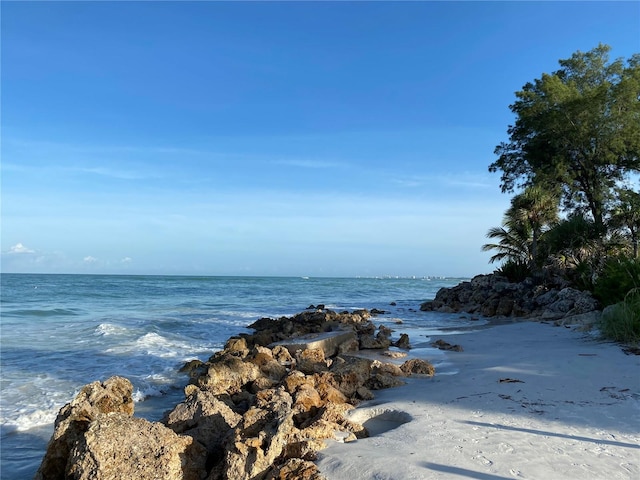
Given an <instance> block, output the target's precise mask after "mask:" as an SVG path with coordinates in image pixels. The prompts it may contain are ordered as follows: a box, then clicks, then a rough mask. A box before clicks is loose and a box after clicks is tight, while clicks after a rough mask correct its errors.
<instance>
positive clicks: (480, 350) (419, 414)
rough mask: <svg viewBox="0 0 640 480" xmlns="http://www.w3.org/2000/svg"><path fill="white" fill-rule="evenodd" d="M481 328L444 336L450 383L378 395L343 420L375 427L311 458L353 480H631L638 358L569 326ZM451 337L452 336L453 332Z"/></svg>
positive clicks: (437, 380)
mask: <svg viewBox="0 0 640 480" xmlns="http://www.w3.org/2000/svg"><path fill="white" fill-rule="evenodd" d="M514 320H515V321H509V322H502V321H500V322H490V323H489V324H487V325H478V327H477V328H474V329H473V330H472V331H469V332H462V331H460V333H450V334H448V335H447V340H449V341H451V342H452V343H453V342H455V343H457V344H460V345H461V346H462V347H463V349H464V351H462V352H446V356H447V361H448V362H450V364H451V365H452V366H453V368H454V369H456V370H457V373H455V374H453V375H438V373H437V372H436V375H435V376H434V377H433V378H431V379H409V381H408V383H407V385H404V386H400V387H397V388H393V389H387V390H382V391H378V392H376V398H375V399H374V400H372V401H369V402H365V403H363V404H361V405H360V406H358V407H357V408H356V409H355V410H353V412H352V413H351V416H353V417H354V418H357V419H359V420H360V421H363V420H364V422H365V424H366V422H367V421H371V422H374V423H375V421H376V419H377V420H378V425H380V424H381V422H384V424H383V425H382V427H381V428H382V429H383V430H385V429H386V431H381V432H380V433H379V434H377V435H373V436H371V437H369V438H364V439H358V440H357V441H355V442H352V443H348V444H339V443H336V442H328V444H329V446H328V448H327V449H324V450H321V451H320V452H319V460H318V461H317V462H316V463H317V465H318V466H319V469H320V472H321V473H322V474H323V475H324V476H325V477H326V478H327V479H328V480H343V479H344V480H351V479H353V478H386V479H398V480H399V479H401V478H402V479H409V478H416V479H419V478H451V479H453V478H460V476H466V477H467V478H479V479H492V480H493V479H505V478H530V479H539V478H566V479H574V478H575V479H580V480H583V479H584V478H607V479H629V478H634V477H635V476H638V475H640V357H639V356H637V355H627V354H625V353H624V352H623V351H622V350H621V347H620V346H619V345H617V344H615V343H611V342H604V341H601V340H600V339H597V338H595V337H593V336H590V335H589V334H587V333H585V332H580V331H578V330H577V329H576V328H571V327H567V326H556V325H553V324H552V323H546V322H540V321H535V320H534V319H525V320H522V321H521V320H517V319H514ZM458 330H460V329H458Z"/></svg>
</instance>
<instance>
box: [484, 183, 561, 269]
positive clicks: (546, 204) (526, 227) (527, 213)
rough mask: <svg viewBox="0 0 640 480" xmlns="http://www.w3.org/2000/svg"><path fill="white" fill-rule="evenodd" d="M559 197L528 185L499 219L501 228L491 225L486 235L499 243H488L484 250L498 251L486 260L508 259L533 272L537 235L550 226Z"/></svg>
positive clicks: (555, 214) (554, 218)
mask: <svg viewBox="0 0 640 480" xmlns="http://www.w3.org/2000/svg"><path fill="white" fill-rule="evenodd" d="M558 203H559V200H558V196H557V195H556V194H555V193H553V192H549V191H547V190H543V189H542V188H540V187H537V186H530V187H527V188H526V189H525V190H524V191H523V192H522V193H520V194H518V195H516V196H515V197H513V198H512V199H511V206H510V207H509V208H508V209H507V211H506V212H505V215H504V219H503V221H502V227H493V228H491V229H489V231H488V232H487V237H488V238H493V239H498V240H499V241H498V243H487V244H485V245H483V246H482V250H483V251H485V252H486V251H489V250H497V252H498V253H496V254H495V255H493V256H492V257H491V258H490V259H489V262H490V263H493V262H496V261H502V260H505V261H508V262H509V261H510V262H514V263H518V264H524V265H526V266H527V267H528V268H529V270H530V271H535V270H536V269H537V268H538V266H539V264H540V258H539V256H540V255H539V243H540V238H541V236H542V235H543V234H544V232H545V231H546V230H547V229H548V227H549V225H550V224H552V223H553V222H555V221H556V220H557V218H558Z"/></svg>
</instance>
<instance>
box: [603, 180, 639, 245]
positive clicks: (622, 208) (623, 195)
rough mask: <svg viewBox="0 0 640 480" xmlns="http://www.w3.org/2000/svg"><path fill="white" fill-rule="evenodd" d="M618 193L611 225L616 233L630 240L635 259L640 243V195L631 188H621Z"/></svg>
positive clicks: (612, 210)
mask: <svg viewBox="0 0 640 480" xmlns="http://www.w3.org/2000/svg"><path fill="white" fill-rule="evenodd" d="M616 193H617V195H616V201H615V202H614V204H613V208H612V209H611V220H610V222H609V223H610V226H611V228H612V229H613V230H614V231H616V232H617V233H619V234H621V235H622V236H623V237H625V238H626V239H627V240H628V242H629V244H630V247H631V248H630V251H631V254H632V256H633V258H637V257H638V243H640V193H638V192H635V191H633V190H632V189H630V188H619V189H617V190H616Z"/></svg>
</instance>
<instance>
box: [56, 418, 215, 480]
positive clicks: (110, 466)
mask: <svg viewBox="0 0 640 480" xmlns="http://www.w3.org/2000/svg"><path fill="white" fill-rule="evenodd" d="M205 462H206V451H205V448H204V447H203V446H202V445H201V444H200V443H198V442H197V441H195V440H194V439H193V438H192V437H189V436H183V435H178V434H176V433H175V432H173V431H172V430H171V429H169V428H167V427H165V426H164V425H162V424H161V423H157V422H149V421H147V420H144V419H142V418H135V417H130V416H129V415H127V414H124V413H111V414H102V415H99V416H98V418H96V419H95V420H94V421H93V422H91V425H90V426H89V429H88V430H87V431H86V432H85V434H84V435H83V437H82V439H81V441H80V442H78V443H77V444H76V445H75V446H74V447H73V449H72V450H71V453H70V456H69V462H68V466H67V471H66V472H65V477H64V478H68V479H73V480H121V479H125V478H131V479H133V478H135V479H136V480H154V479H159V478H161V479H163V480H202V479H204V478H205V477H206V475H207V472H206V469H205Z"/></svg>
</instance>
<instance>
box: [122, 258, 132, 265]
mask: <svg viewBox="0 0 640 480" xmlns="http://www.w3.org/2000/svg"><path fill="white" fill-rule="evenodd" d="M131 262H133V258H131V257H124V258H123V259H122V260H120V263H124V264H129V263H131Z"/></svg>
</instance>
